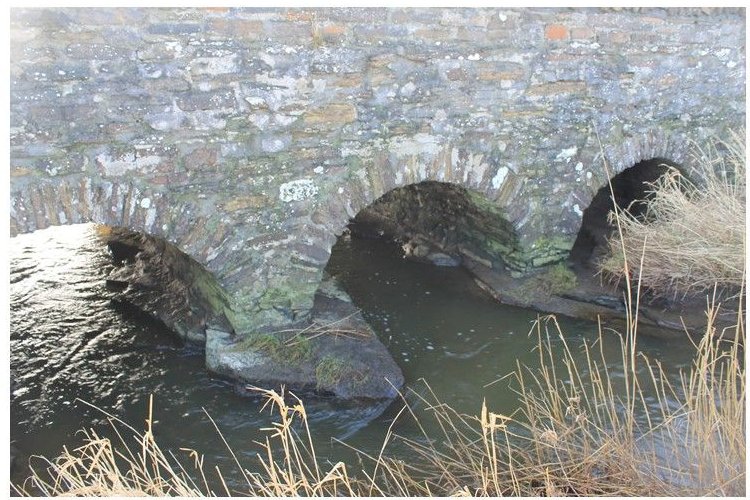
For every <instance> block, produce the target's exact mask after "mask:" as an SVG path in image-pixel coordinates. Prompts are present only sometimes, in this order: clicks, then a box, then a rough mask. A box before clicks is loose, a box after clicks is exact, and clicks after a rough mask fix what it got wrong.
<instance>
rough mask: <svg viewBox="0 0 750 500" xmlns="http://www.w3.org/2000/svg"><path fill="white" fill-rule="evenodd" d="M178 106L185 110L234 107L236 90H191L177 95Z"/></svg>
mask: <svg viewBox="0 0 750 500" xmlns="http://www.w3.org/2000/svg"><path fill="white" fill-rule="evenodd" d="M175 102H176V103H177V106H178V107H179V108H180V109H181V110H183V111H196V110H200V109H203V110H206V109H226V108H229V109H233V108H235V107H236V100H235V97H234V90H232V89H230V88H227V89H221V90H213V91H209V92H201V91H191V92H183V93H180V94H176V95H175Z"/></svg>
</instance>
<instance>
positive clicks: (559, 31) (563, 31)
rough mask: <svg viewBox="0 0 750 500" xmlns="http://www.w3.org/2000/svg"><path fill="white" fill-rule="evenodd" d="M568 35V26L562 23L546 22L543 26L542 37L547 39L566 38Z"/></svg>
mask: <svg viewBox="0 0 750 500" xmlns="http://www.w3.org/2000/svg"><path fill="white" fill-rule="evenodd" d="M568 35H569V33H568V28H566V27H565V26H563V25H562V24H548V25H547V26H545V28H544V37H545V38H546V39H547V40H566V39H567V38H568Z"/></svg>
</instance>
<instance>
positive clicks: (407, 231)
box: [347, 180, 519, 270]
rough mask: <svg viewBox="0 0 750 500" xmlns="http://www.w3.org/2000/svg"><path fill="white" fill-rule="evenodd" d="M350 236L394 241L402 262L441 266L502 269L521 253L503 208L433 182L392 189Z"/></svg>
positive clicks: (353, 223)
mask: <svg viewBox="0 0 750 500" xmlns="http://www.w3.org/2000/svg"><path fill="white" fill-rule="evenodd" d="M347 231H348V233H350V234H351V235H352V236H354V237H361V238H386V239H390V240H392V241H394V242H395V243H397V244H398V245H400V246H401V249H402V251H403V253H404V257H407V258H411V259H414V260H418V261H423V262H429V263H432V264H435V265H438V266H459V265H462V266H464V267H468V268H472V267H474V266H477V265H479V266H485V267H487V268H493V269H496V270H503V269H504V268H505V267H507V266H508V265H511V266H512V262H513V260H514V258H515V256H516V255H517V253H518V251H519V243H518V236H517V234H516V231H515V228H514V227H513V224H512V223H511V222H509V221H508V219H507V215H506V213H505V211H504V210H503V209H502V208H501V207H499V206H498V205H497V204H496V203H494V202H493V201H492V200H490V199H489V198H487V197H486V196H485V195H483V194H481V193H479V192H476V191H474V190H471V189H467V188H466V187H464V186H462V185H459V184H454V183H450V182H439V181H433V180H425V181H421V182H416V183H413V184H407V185H405V186H400V187H396V188H394V189H391V190H390V191H388V192H386V193H385V194H384V195H382V196H380V197H379V198H378V199H377V200H375V201H374V202H373V203H371V204H370V205H368V206H366V207H364V208H363V209H361V210H360V211H359V212H358V213H357V214H356V215H355V216H354V217H353V218H351V219H350V222H349V224H348V226H347Z"/></svg>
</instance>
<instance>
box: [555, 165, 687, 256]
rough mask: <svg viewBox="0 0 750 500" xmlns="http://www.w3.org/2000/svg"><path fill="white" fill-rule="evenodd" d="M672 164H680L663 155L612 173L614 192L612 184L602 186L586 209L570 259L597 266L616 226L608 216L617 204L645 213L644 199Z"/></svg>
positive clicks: (676, 166) (647, 197)
mask: <svg viewBox="0 0 750 500" xmlns="http://www.w3.org/2000/svg"><path fill="white" fill-rule="evenodd" d="M670 168H679V166H678V165H677V164H675V163H674V162H671V161H669V160H667V159H664V158H653V159H650V160H643V161H640V162H638V163H636V164H635V165H633V166H632V167H630V168H627V169H625V170H623V171H622V172H620V173H619V174H617V175H615V176H614V177H612V179H611V181H610V182H611V184H612V191H611V192H610V187H609V185H606V186H603V187H602V188H601V189H599V191H597V193H596V195H595V196H594V198H593V199H592V200H591V203H590V204H589V206H588V207H587V208H586V209H585V210H584V211H583V220H582V221H581V229H580V230H579V231H578V236H577V238H576V241H575V243H574V244H573V248H572V249H571V251H570V262H571V263H572V264H574V265H576V266H581V267H584V268H592V267H594V266H595V265H596V262H597V261H598V260H599V259H600V258H602V257H603V256H604V253H605V252H606V248H607V239H608V238H609V237H610V236H611V235H612V233H613V231H615V229H616V228H615V226H614V225H613V224H611V223H610V222H609V220H608V215H609V213H610V212H612V211H613V210H614V208H615V204H616V205H617V207H618V208H620V209H621V210H623V211H627V212H629V213H630V214H631V215H634V216H636V217H643V216H644V215H645V211H646V207H647V204H646V203H645V201H647V200H648V199H649V197H650V196H651V193H650V190H651V187H650V185H651V184H652V183H654V182H655V181H656V180H657V179H659V177H661V176H662V175H664V174H666V173H667V172H668V171H669V170H670ZM613 194H614V200H613V199H612V195H613Z"/></svg>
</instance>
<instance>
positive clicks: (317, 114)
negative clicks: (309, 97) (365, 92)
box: [302, 103, 357, 127]
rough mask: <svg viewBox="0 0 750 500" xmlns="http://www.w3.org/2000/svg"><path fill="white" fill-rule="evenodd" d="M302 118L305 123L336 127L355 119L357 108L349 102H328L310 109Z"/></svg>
mask: <svg viewBox="0 0 750 500" xmlns="http://www.w3.org/2000/svg"><path fill="white" fill-rule="evenodd" d="M302 119H303V122H304V124H305V125H328V126H330V127H337V126H340V125H342V124H345V123H351V122H353V121H355V120H356V119H357V108H355V107H354V105H352V104H349V103H341V104H328V105H327V106H323V107H322V108H317V109H310V110H309V111H307V112H306V113H305V114H304V115H302Z"/></svg>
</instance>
